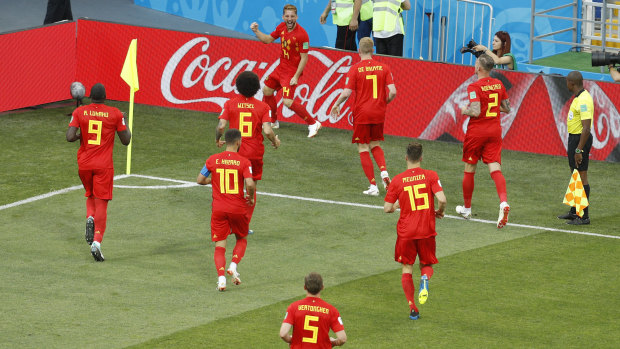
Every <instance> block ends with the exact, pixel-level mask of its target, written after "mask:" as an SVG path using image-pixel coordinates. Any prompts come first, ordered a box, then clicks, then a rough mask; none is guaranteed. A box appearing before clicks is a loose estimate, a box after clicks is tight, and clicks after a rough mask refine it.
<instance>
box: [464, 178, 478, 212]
mask: <svg viewBox="0 0 620 349" xmlns="http://www.w3.org/2000/svg"><path fill="white" fill-rule="evenodd" d="M475 174H476V173H475V172H465V175H464V176H463V202H464V205H465V207H466V208H470V207H471V197H472V195H473V194H474V175H475Z"/></svg>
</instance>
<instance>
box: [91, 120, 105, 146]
mask: <svg viewBox="0 0 620 349" xmlns="http://www.w3.org/2000/svg"><path fill="white" fill-rule="evenodd" d="M101 125H103V122H101V121H99V120H88V133H90V134H94V135H95V139H89V140H88V144H93V145H100V144H101Z"/></svg>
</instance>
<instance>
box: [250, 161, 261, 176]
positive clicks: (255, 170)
mask: <svg viewBox="0 0 620 349" xmlns="http://www.w3.org/2000/svg"><path fill="white" fill-rule="evenodd" d="M250 164H251V165H252V179H254V180H255V181H260V180H261V178H263V159H250Z"/></svg>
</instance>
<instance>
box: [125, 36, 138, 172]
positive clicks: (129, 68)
mask: <svg viewBox="0 0 620 349" xmlns="http://www.w3.org/2000/svg"><path fill="white" fill-rule="evenodd" d="M137 51H138V39H133V40H131V44H129V50H128V51H127V57H125V63H124V64H123V70H122V71H121V78H123V80H125V82H126V83H127V85H129V88H130V93H129V125H128V127H129V132H131V134H132V137H131V139H132V141H131V142H130V143H129V146H127V171H126V173H127V174H131V145H132V144H133V95H134V93H135V92H136V91H138V90H139V89H140V84H139V83H138V65H137V64H136V57H137V53H138V52H137Z"/></svg>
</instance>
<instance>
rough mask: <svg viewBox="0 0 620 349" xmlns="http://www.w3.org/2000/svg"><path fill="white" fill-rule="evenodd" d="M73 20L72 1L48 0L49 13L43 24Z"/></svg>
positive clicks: (46, 14)
mask: <svg viewBox="0 0 620 349" xmlns="http://www.w3.org/2000/svg"><path fill="white" fill-rule="evenodd" d="M65 19H66V20H69V21H72V20H73V14H72V13H71V0H47V12H46V13H45V19H44V20H43V24H50V23H55V22H60V21H63V20H65Z"/></svg>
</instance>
